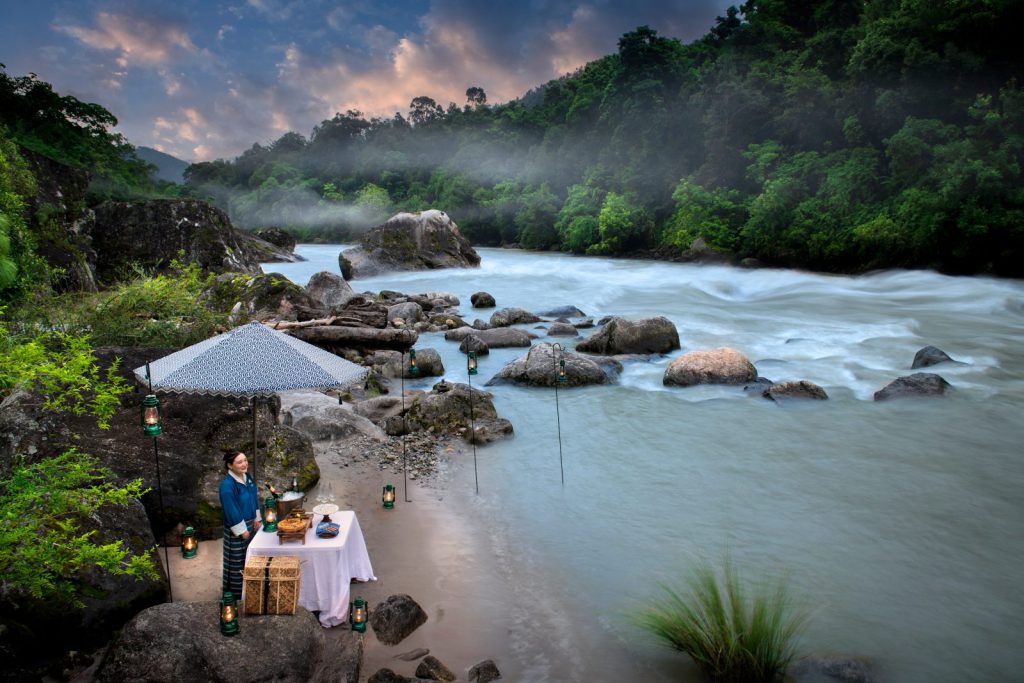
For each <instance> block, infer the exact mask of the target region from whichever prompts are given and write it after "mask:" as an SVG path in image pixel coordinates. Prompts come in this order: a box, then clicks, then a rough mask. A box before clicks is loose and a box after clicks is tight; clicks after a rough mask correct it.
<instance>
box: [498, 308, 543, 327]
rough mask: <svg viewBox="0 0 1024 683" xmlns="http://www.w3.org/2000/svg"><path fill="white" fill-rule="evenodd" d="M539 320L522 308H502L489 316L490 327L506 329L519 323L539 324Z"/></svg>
mask: <svg viewBox="0 0 1024 683" xmlns="http://www.w3.org/2000/svg"><path fill="white" fill-rule="evenodd" d="M539 322H540V318H539V317H538V316H536V315H534V314H533V313H530V312H529V311H527V310H526V309H524V308H503V309H501V310H500V311H495V312H494V313H492V314H491V320H490V324H491V327H508V326H509V325H519V324H521V323H539Z"/></svg>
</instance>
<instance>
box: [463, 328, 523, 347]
mask: <svg viewBox="0 0 1024 683" xmlns="http://www.w3.org/2000/svg"><path fill="white" fill-rule="evenodd" d="M469 335H474V336H475V337H477V338H479V339H480V341H482V342H483V343H485V344H487V346H488V348H492V349H504V348H509V347H520V346H522V347H526V346H529V345H530V344H531V343H532V342H531V341H530V340H531V339H532V336H531V335H530V333H529V332H527V331H526V330H522V329H519V328H518V327H495V328H491V329H486V330H478V329H476V328H473V327H459V328H456V329H454V330H449V331H448V332H445V333H444V338H445V339H447V340H448V341H457V342H461V341H462V340H463V339H465V338H466V337H468V336H469Z"/></svg>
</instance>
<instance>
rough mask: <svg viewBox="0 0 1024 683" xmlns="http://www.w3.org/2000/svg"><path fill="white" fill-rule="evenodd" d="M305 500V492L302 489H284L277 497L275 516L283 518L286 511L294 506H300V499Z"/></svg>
mask: <svg viewBox="0 0 1024 683" xmlns="http://www.w3.org/2000/svg"><path fill="white" fill-rule="evenodd" d="M304 500H306V494H305V493H303V492H302V491H285V492H284V493H282V494H281V497H280V498H278V499H277V518H278V519H284V518H285V517H287V516H288V513H289V512H291V511H292V510H294V509H295V508H299V507H302V501H304Z"/></svg>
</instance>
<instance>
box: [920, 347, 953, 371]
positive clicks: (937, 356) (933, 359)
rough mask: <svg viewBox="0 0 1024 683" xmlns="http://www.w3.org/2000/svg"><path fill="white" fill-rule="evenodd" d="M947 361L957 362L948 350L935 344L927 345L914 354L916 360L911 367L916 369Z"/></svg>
mask: <svg viewBox="0 0 1024 683" xmlns="http://www.w3.org/2000/svg"><path fill="white" fill-rule="evenodd" d="M946 361H950V362H955V361H953V359H952V358H950V357H949V356H947V355H946V352H945V351H943V350H942V349H939V348H936V347H934V346H926V347H924V348H923V349H921V350H920V351H918V352H917V353H916V354H914V362H913V363H912V364H911V366H910V369H911V370H916V369H917V368H927V367H928V366H931V365H938V364H939V363H945V362H946Z"/></svg>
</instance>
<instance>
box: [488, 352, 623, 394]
mask: <svg viewBox="0 0 1024 683" xmlns="http://www.w3.org/2000/svg"><path fill="white" fill-rule="evenodd" d="M562 359H564V360H565V375H566V382H565V383H564V384H563V385H558V369H559V360H562ZM617 365H618V370H619V371H621V369H622V365H621V364H617ZM611 381H612V378H611V377H610V376H609V375H608V373H606V372H605V371H604V370H603V369H602V368H601V366H600V365H598V364H597V363H596V362H595V361H594V360H593V359H591V358H588V357H587V356H583V355H580V354H576V353H571V352H569V351H565V350H562V351H558V350H556V349H555V347H554V344H538V345H537V346H535V347H533V348H532V349H530V352H529V353H527V354H526V355H525V356H523V357H522V358H517V359H516V360H514V361H512V362H511V363H509V364H508V365H506V366H505V367H504V368H502V369H501V371H500V372H499V373H498V374H497V375H495V376H494V377H493V378H492V379H491V380H490V381H488V382H487V385H488V386H490V385H493V384H500V383H502V382H515V383H516V384H528V385H531V386H538V387H554V386H556V385H558V386H567V387H570V386H585V385H589V384H609V383H610V382H611Z"/></svg>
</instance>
